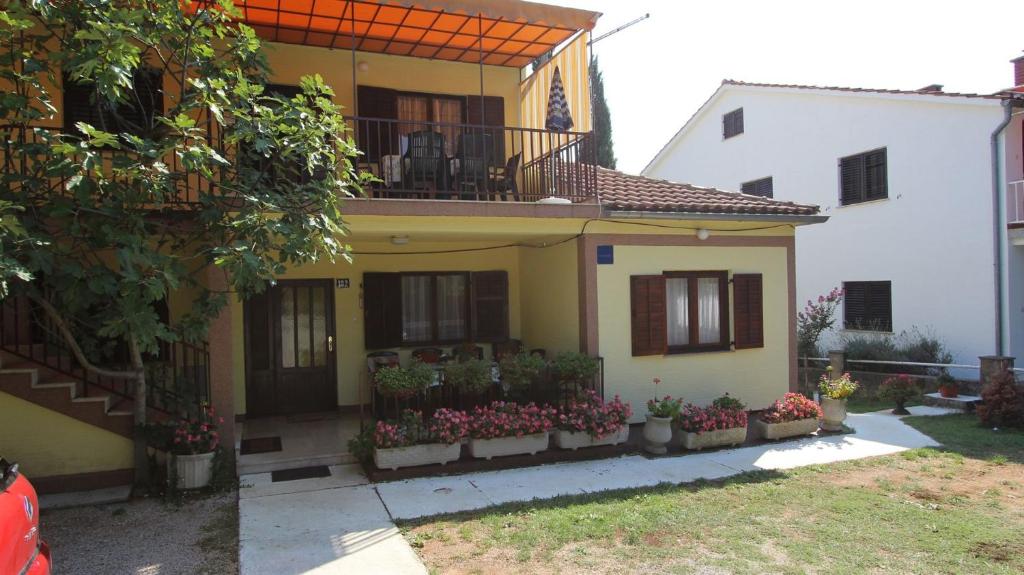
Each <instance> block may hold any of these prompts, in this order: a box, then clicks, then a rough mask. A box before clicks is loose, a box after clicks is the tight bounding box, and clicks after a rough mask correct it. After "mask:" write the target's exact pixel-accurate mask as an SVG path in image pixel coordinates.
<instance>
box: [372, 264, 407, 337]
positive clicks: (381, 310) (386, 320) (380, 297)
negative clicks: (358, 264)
mask: <svg viewBox="0 0 1024 575" xmlns="http://www.w3.org/2000/svg"><path fill="white" fill-rule="evenodd" d="M363 337H364V339H365V346H366V349H381V348H385V347H395V346H397V345H399V344H401V343H402V283H401V276H400V275H399V274H392V273H372V272H371V273H366V274H363Z"/></svg>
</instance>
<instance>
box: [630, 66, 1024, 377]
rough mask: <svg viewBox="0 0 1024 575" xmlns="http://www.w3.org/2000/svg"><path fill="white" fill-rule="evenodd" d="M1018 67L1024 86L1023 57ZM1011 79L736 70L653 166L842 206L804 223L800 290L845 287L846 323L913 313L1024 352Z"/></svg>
mask: <svg viewBox="0 0 1024 575" xmlns="http://www.w3.org/2000/svg"><path fill="white" fill-rule="evenodd" d="M1015 65H1016V66H1017V76H1018V77H1017V78H1015V83H1016V84H1017V85H1018V86H1019V85H1020V84H1021V83H1024V80H1022V79H1021V78H1020V77H1019V76H1021V75H1022V74H1021V70H1020V68H1021V67H1022V65H1024V61H1022V60H1021V59H1018V60H1017V61H1015ZM1014 90H1020V88H1018V89H1014ZM1014 90H1008V91H1006V92H1002V93H999V94H995V95H981V94H953V93H946V92H943V91H942V87H941V86H938V85H933V86H927V87H925V88H923V89H921V90H914V91H907V90H872V89H861V88H837V87H818V86H797V85H775V84H754V83H746V82H737V81H731V80H726V81H724V82H722V85H721V86H720V87H719V88H718V90H716V91H715V93H714V94H713V95H712V96H711V97H710V98H709V99H708V101H707V102H705V104H704V105H703V106H701V108H700V109H699V110H697V112H696V113H695V114H694V115H693V116H692V117H691V118H690V120H689V121H688V122H687V123H686V124H685V125H684V126H683V127H682V128H681V129H680V130H679V132H678V133H677V134H676V135H675V136H674V137H673V138H672V139H671V140H670V141H669V142H668V143H667V144H666V145H665V146H664V147H663V148H662V150H661V151H660V152H659V153H658V154H657V155H656V156H655V157H654V159H652V160H651V162H650V163H649V164H648V165H647V167H646V168H645V169H644V170H643V175H645V176H649V177H655V178H662V179H667V180H674V181H686V182H692V183H694V184H697V185H706V186H712V187H717V188H723V189H741V190H743V191H744V192H745V193H750V194H756V195H766V196H769V197H774V198H776V199H783V200H792V201H796V202H802V203H812V204H818V205H820V206H821V207H822V213H823V214H826V215H829V216H831V220H830V221H829V222H828V223H827V224H826V225H822V226H813V227H810V228H802V229H800V230H799V231H798V235H799V241H798V242H797V245H798V248H797V273H798V276H797V297H798V301H799V302H806V301H807V300H808V299H811V298H817V296H818V295H819V294H824V293H827V292H828V291H829V290H830V289H831V288H833V287H835V286H845V287H846V290H847V297H846V299H845V303H844V309H843V313H842V318H841V320H840V322H838V324H837V325H838V326H839V327H840V328H842V329H846V330H868V331H882V332H896V333H898V332H900V331H902V330H907V329H911V328H914V327H916V328H918V329H920V330H921V331H922V332H924V333H931V334H934V335H935V336H937V337H939V338H940V339H941V340H942V341H943V342H944V343H945V344H946V345H947V347H948V348H949V349H950V351H951V352H953V355H954V357H955V359H956V360H957V361H960V362H972V363H976V361H977V357H978V356H979V355H990V354H994V353H1001V354H1011V355H1015V356H1017V357H1018V358H1024V245H1015V242H1016V243H1018V244H1024V229H1014V226H1013V224H1014V223H1015V222H1024V182H1020V181H1019V180H1022V179H1024V173H1022V171H1024V168H1022V166H1021V164H1022V160H1021V147H1022V142H1021V139H1022V135H1021V132H1022V131H1021V121H1022V118H1024V109H1022V108H1021V106H1022V105H1024V100H1022V98H1024V93H1020V92H1015V91H1014ZM1011 212H1012V213H1011ZM1015 234H1019V235H1020V237H1018V236H1017V235H1015ZM826 343H827V342H826Z"/></svg>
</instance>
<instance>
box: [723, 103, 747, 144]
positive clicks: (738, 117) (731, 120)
mask: <svg viewBox="0 0 1024 575" xmlns="http://www.w3.org/2000/svg"><path fill="white" fill-rule="evenodd" d="M742 133H743V108H736V109H735V110H733V111H731V112H729V113H728V114H725V115H724V116H722V137H723V139H729V138H731V137H733V136H738V135H740V134H742Z"/></svg>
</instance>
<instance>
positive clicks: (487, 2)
mask: <svg viewBox="0 0 1024 575" xmlns="http://www.w3.org/2000/svg"><path fill="white" fill-rule="evenodd" d="M236 6H238V7H239V9H240V10H241V11H242V14H243V19H244V21H245V23H246V24H248V25H249V26H251V27H252V28H253V29H254V30H255V31H256V33H257V34H259V35H260V37H262V38H264V39H266V40H270V41H273V42H284V43H288V44H302V45H307V46H323V47H330V48H339V49H346V50H348V49H352V48H353V47H354V48H355V49H356V50H361V51H366V52H378V53H383V54H395V55H399V56H414V57H418V58H435V59H441V60H451V61H456V62H471V63H474V64H475V63H478V62H480V61H481V59H482V61H483V63H484V64H490V65H496V66H512V67H522V66H525V65H526V64H529V63H530V62H531V61H533V60H534V59H535V58H537V57H538V56H541V55H542V54H544V53H545V52H547V51H548V50H551V49H552V48H554V47H555V46H557V45H558V44H560V43H562V42H563V41H565V40H567V39H568V38H569V37H570V36H572V35H573V34H575V33H576V32H577V31H579V30H589V29H591V28H592V27H593V25H594V23H595V21H596V20H597V17H598V16H599V14H598V13H596V12H589V11H586V10H577V9H573V8H564V7H561V6H551V5H546V4H537V3H533V2H521V1H517V0H448V1H443V0H425V1H422V2H393V1H386V0H385V1H373V0H357V1H352V0H237V1H236Z"/></svg>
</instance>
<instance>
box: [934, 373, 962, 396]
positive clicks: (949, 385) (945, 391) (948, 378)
mask: <svg viewBox="0 0 1024 575" xmlns="http://www.w3.org/2000/svg"><path fill="white" fill-rule="evenodd" d="M938 383H939V395H941V396H942V397H946V398H950V397H957V396H959V395H960V386H959V385H958V384H957V382H956V380H955V379H953V376H952V375H949V372H947V371H945V370H943V372H942V373H941V374H939V377H938Z"/></svg>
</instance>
